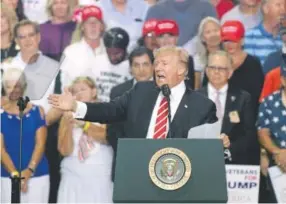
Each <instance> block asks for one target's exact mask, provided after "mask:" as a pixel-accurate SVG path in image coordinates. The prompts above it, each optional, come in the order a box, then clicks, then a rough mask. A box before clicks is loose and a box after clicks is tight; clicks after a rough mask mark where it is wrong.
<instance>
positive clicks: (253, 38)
mask: <svg viewBox="0 0 286 204" xmlns="http://www.w3.org/2000/svg"><path fill="white" fill-rule="evenodd" d="M282 45H283V43H282V39H281V36H280V35H277V36H273V35H272V34H271V33H268V32H267V31H266V30H265V28H264V26H263V24H262V23H260V24H259V25H258V26H256V27H254V28H253V29H250V30H248V31H247V32H246V34H245V38H244V50H245V51H246V52H247V53H249V54H250V55H252V56H256V57H258V58H259V60H260V63H261V64H262V65H264V62H265V60H266V58H267V56H268V55H269V54H270V53H272V52H275V51H277V50H280V49H281V48H282Z"/></svg>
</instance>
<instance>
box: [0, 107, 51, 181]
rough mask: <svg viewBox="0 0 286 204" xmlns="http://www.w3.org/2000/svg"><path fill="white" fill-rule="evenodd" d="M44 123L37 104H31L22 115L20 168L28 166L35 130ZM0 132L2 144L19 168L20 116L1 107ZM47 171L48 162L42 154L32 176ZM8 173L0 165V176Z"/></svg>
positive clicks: (44, 173)
mask: <svg viewBox="0 0 286 204" xmlns="http://www.w3.org/2000/svg"><path fill="white" fill-rule="evenodd" d="M45 125H46V122H45V119H44V118H42V116H41V113H40V109H39V107H38V106H33V107H32V108H31V110H30V111H29V112H27V113H26V114H25V115H24V117H23V139H22V170H24V169H26V168H28V165H29V163H30V160H31V158H32V154H33V152H34V147H35V144H36V139H35V137H36V132H37V130H38V129H39V128H40V127H43V126H45ZM1 133H2V134H3V140H4V145H5V148H6V151H7V153H8V154H9V156H10V157H11V159H12V161H13V163H14V165H15V167H16V169H18V168H19V152H20V144H19V139H20V118H19V116H18V115H14V114H10V113H7V112H6V111H4V110H3V109H1ZM48 173H49V169H48V162H47V159H46V157H45V155H43V157H42V159H41V160H40V162H39V164H38V166H37V168H36V169H35V173H34V176H35V177H36V176H42V175H46V174H48ZM9 176H10V173H8V172H7V170H6V169H5V168H4V166H3V165H1V177H9Z"/></svg>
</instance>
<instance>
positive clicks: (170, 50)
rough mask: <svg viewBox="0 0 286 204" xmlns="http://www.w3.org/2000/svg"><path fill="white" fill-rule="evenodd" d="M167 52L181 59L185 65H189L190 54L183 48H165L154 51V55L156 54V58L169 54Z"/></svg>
mask: <svg viewBox="0 0 286 204" xmlns="http://www.w3.org/2000/svg"><path fill="white" fill-rule="evenodd" d="M167 52H168V53H172V54H175V55H177V56H178V57H179V60H180V62H182V63H184V64H188V63H189V54H188V52H187V51H186V50H185V49H184V48H181V47H176V46H164V47H161V48H159V49H156V50H154V52H153V54H154V57H155V58H156V57H158V56H159V55H161V54H162V53H167Z"/></svg>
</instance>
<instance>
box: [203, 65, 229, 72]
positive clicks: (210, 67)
mask: <svg viewBox="0 0 286 204" xmlns="http://www.w3.org/2000/svg"><path fill="white" fill-rule="evenodd" d="M207 68H209V69H210V70H212V71H218V72H227V71H228V68H227V67H218V66H208V67H207Z"/></svg>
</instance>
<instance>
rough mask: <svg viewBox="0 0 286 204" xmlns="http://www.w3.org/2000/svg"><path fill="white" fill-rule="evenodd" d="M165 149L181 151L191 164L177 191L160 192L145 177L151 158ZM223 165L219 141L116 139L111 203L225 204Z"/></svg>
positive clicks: (225, 190) (146, 176)
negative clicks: (187, 176)
mask: <svg viewBox="0 0 286 204" xmlns="http://www.w3.org/2000/svg"><path fill="white" fill-rule="evenodd" d="M166 147H172V148H177V149H179V150H182V151H183V152H184V153H185V154H186V155H187V156H188V157H189V159H190V161H191V168H192V171H191V176H190V179H189V180H188V182H187V183H186V184H185V185H184V186H183V187H181V188H179V189H177V190H163V189H161V188H159V187H157V186H156V185H155V184H154V183H153V182H152V180H151V178H150V176H149V171H148V167H149V162H150V160H151V158H152V156H153V155H154V154H155V153H156V152H157V151H159V150H160V149H163V148H166ZM224 165H225V164H224V154H223V146H222V142H221V140H216V139H192V140H190V139H166V140H152V139H120V140H119V141H118V151H117V158H116V170H115V181H114V193H113V200H114V202H119V203H176V202H178V203H194V202H196V203H197V202H219V203H223V202H227V188H226V173H225V166H224Z"/></svg>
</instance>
